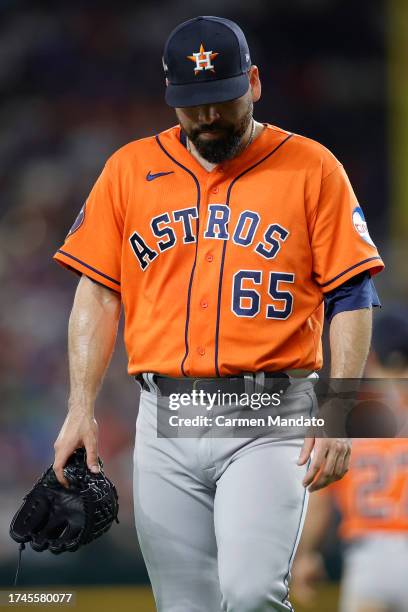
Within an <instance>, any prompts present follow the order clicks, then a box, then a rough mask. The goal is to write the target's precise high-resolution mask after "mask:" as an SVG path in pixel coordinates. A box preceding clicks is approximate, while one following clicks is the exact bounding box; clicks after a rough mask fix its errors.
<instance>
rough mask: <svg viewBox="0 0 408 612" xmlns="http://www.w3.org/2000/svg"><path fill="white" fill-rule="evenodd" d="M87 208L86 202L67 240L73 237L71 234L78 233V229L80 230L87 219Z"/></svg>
mask: <svg viewBox="0 0 408 612" xmlns="http://www.w3.org/2000/svg"><path fill="white" fill-rule="evenodd" d="M85 207H86V202H85V204H84V205H83V206H82V208H81V210H80V211H79V213H78V216H77V218H76V219H75V221H74V223H73V224H72V227H71V229H70V230H69V232H68V234H67V238H68V236H71V234H73V233H74V232H76V231H77V229H79V228H80V227H81V225H82V223H83V222H84V219H85Z"/></svg>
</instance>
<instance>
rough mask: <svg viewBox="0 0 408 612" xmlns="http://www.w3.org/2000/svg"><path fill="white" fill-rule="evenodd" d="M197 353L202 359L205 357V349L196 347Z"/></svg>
mask: <svg viewBox="0 0 408 612" xmlns="http://www.w3.org/2000/svg"><path fill="white" fill-rule="evenodd" d="M197 353H198V354H199V355H201V357H202V356H203V355H205V348H204V347H203V346H198V347H197Z"/></svg>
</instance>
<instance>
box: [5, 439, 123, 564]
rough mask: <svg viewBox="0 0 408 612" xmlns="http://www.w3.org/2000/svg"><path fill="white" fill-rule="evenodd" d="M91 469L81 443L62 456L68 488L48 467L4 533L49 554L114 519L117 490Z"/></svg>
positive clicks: (86, 538)
mask: <svg viewBox="0 0 408 612" xmlns="http://www.w3.org/2000/svg"><path fill="white" fill-rule="evenodd" d="M98 461H99V466H100V472H99V473H97V474H93V473H92V472H91V471H90V470H89V468H88V466H87V464H86V452H85V449H84V448H80V449H78V450H76V451H75V452H74V453H73V454H72V455H71V456H70V457H69V459H68V461H67V464H66V466H65V468H64V475H65V477H66V479H67V480H68V482H69V488H68V489H66V488H65V487H63V486H62V485H61V484H60V483H59V482H58V480H57V478H56V476H55V473H54V470H53V468H52V466H50V467H49V468H48V470H47V471H46V472H44V474H43V475H42V476H41V478H40V479H39V480H38V481H37V482H36V484H35V485H34V487H33V488H32V489H31V491H30V492H29V493H28V494H27V495H26V496H25V497H24V501H23V504H22V506H21V507H20V509H19V510H18V511H17V513H16V515H15V516H14V518H13V520H12V521H11V525H10V535H11V537H12V538H13V540H15V541H16V542H18V543H20V545H22V547H23V548H24V543H26V542H30V545H31V548H33V549H34V550H36V551H42V550H45V549H47V548H48V550H50V551H51V552H52V553H54V554H59V553H62V552H65V551H70V552H74V551H75V550H78V548H79V547H80V546H83V545H84V544H88V543H89V542H91V541H92V540H94V539H95V538H99V537H100V536H101V535H102V534H103V533H105V532H106V531H108V529H109V528H110V526H111V525H112V523H113V521H114V520H115V521H116V522H117V523H118V522H119V521H118V509H119V505H118V494H117V492H116V488H115V486H114V485H113V484H112V482H111V481H110V480H109V478H107V477H106V476H105V474H104V472H103V463H102V461H101V459H99V458H98Z"/></svg>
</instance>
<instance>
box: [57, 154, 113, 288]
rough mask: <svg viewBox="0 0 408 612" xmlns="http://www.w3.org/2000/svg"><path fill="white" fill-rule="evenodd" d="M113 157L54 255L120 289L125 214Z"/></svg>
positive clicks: (100, 280)
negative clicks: (114, 179)
mask: <svg viewBox="0 0 408 612" xmlns="http://www.w3.org/2000/svg"><path fill="white" fill-rule="evenodd" d="M115 196H116V193H115V190H114V188H113V184H112V177H111V169H110V165H109V161H108V162H107V164H106V165H105V167H104V169H103V171H102V173H101V174H100V176H99V178H98V179H97V181H96V183H95V185H94V186H93V188H92V191H91V193H90V195H89V197H88V199H87V200H86V202H85V204H84V205H83V207H82V208H81V210H80V212H79V214H78V216H77V218H76V219H75V221H74V223H73V225H72V227H71V229H70V230H69V232H68V234H67V236H66V238H65V242H64V244H63V245H62V246H61V247H60V248H59V249H58V251H57V252H56V253H55V254H54V256H53V259H55V260H56V261H57V263H59V264H60V265H61V266H63V267H65V268H67V269H68V270H71V271H72V272H76V273H77V274H85V275H86V276H89V277H90V278H92V279H93V280H95V281H97V282H98V283H101V284H103V285H105V286H106V287H108V288H109V289H113V290H114V291H117V292H119V293H120V278H121V253H122V236H123V215H122V212H121V209H120V206H119V202H118V201H117V200H118V198H117V197H115Z"/></svg>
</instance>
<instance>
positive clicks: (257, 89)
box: [249, 65, 262, 102]
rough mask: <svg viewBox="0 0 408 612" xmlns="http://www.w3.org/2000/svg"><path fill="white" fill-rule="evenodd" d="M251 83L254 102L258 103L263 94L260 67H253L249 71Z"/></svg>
mask: <svg viewBox="0 0 408 612" xmlns="http://www.w3.org/2000/svg"><path fill="white" fill-rule="evenodd" d="M249 82H250V85H251V94H252V100H253V102H258V100H259V98H260V97H261V92H262V86H261V81H260V79H259V70H258V66H255V65H252V66H251V68H250V69H249Z"/></svg>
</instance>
